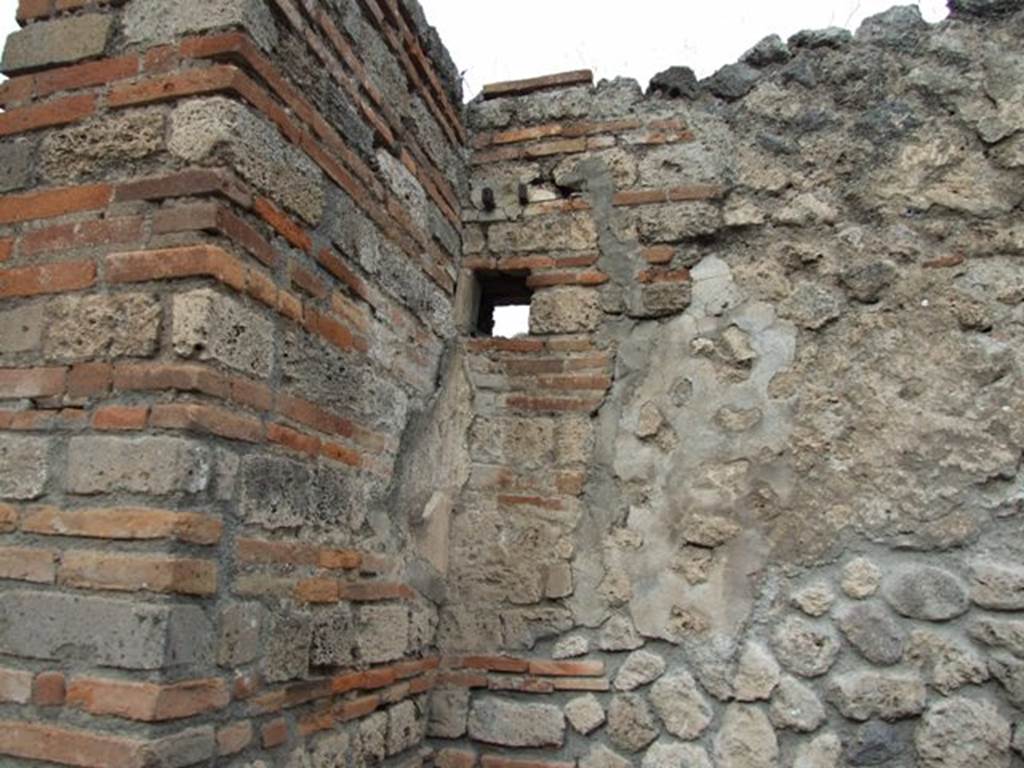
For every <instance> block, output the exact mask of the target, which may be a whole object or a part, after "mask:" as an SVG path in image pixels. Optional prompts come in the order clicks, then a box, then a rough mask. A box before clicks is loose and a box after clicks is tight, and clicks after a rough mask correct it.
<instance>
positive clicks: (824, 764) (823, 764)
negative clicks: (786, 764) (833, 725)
mask: <svg viewBox="0 0 1024 768" xmlns="http://www.w3.org/2000/svg"><path fill="white" fill-rule="evenodd" d="M842 752H843V744H842V742H841V741H839V737H838V736H836V735H835V734H834V733H823V734H821V735H820V736H816V737H815V738H814V739H812V740H811V741H807V742H804V743H803V744H801V745H800V746H799V747H798V748H797V751H796V756H795V757H794V758H793V768H836V766H838V765H839V758H840V757H841V756H842Z"/></svg>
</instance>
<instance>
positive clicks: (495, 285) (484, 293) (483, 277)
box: [476, 271, 533, 338]
mask: <svg viewBox="0 0 1024 768" xmlns="http://www.w3.org/2000/svg"><path fill="white" fill-rule="evenodd" d="M527 276H528V275H527V273H525V272H523V273H510V272H483V271H481V272H477V273H476V279H477V285H478V286H479V289H480V303H479V307H478V309H477V315H476V332H477V333H478V334H480V335H481V336H500V337H502V338H512V337H513V336H520V335H523V334H527V333H529V332H530V298H531V296H532V295H533V291H532V290H531V289H530V287H529V286H528V285H527V284H526V278H527Z"/></svg>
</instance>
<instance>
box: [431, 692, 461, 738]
mask: <svg viewBox="0 0 1024 768" xmlns="http://www.w3.org/2000/svg"><path fill="white" fill-rule="evenodd" d="M469 694H470V690H469V689H468V688H435V689H434V690H433V691H431V693H430V713H429V717H428V718H427V735H428V736H432V737H434V738H439V739H459V738H462V737H463V736H465V735H466V728H467V724H468V720H469V698H470V696H469Z"/></svg>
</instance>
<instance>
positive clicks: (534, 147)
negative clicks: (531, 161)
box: [522, 139, 587, 158]
mask: <svg viewBox="0 0 1024 768" xmlns="http://www.w3.org/2000/svg"><path fill="white" fill-rule="evenodd" d="M586 151H587V140H586V139H559V140H558V141H545V142H541V143H540V144H530V145H528V146H527V147H525V148H524V149H523V150H522V153H523V157H526V158H536V157H549V156H551V155H569V154H575V153H577V152H586Z"/></svg>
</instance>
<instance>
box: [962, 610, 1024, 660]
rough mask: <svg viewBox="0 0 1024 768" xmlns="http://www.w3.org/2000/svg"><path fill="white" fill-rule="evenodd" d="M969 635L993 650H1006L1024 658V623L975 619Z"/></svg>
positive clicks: (1010, 620)
mask: <svg viewBox="0 0 1024 768" xmlns="http://www.w3.org/2000/svg"><path fill="white" fill-rule="evenodd" d="M967 632H968V634H970V636H971V637H972V638H973V639H974V640H976V641H977V642H979V643H981V644H982V645H987V646H989V647H991V648H1004V649H1006V650H1008V651H1009V652H1010V653H1012V654H1013V655H1014V656H1019V657H1021V658H1024V621H1020V620H1016V619H989V618H981V619H975V620H974V621H973V622H972V623H971V624H970V625H968V628H967Z"/></svg>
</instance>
